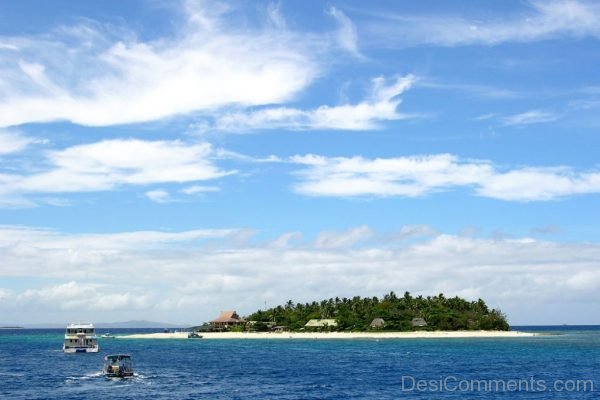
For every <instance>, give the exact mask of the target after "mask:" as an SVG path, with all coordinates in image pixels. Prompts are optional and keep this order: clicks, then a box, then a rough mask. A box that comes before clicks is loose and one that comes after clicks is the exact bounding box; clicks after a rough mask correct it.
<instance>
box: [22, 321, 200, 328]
mask: <svg viewBox="0 0 600 400" xmlns="http://www.w3.org/2000/svg"><path fill="white" fill-rule="evenodd" d="M86 322H87V321H86ZM68 323H69V322H65V323H64V324H59V323H39V324H16V325H18V326H23V327H25V328H31V329H41V328H56V329H59V328H65V327H66V326H67V324H68ZM93 324H94V326H95V327H96V328H100V329H115V328H185V327H189V326H191V324H172V323H169V322H156V321H146V320H131V321H121V322H98V323H96V322H93ZM11 325H15V324H11Z"/></svg>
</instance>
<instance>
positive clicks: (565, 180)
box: [291, 154, 600, 201]
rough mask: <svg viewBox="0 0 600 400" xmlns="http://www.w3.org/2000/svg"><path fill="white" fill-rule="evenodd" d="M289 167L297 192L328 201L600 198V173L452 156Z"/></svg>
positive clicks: (318, 161) (315, 161)
mask: <svg viewBox="0 0 600 400" xmlns="http://www.w3.org/2000/svg"><path fill="white" fill-rule="evenodd" d="M291 162H293V163H296V164H300V165H303V166H305V169H303V170H300V171H298V172H296V175H297V176H298V177H299V181H298V182H296V183H295V184H294V186H293V187H294V190H295V191H296V192H297V193H300V194H303V195H307V196H319V197H321V196H324V197H360V196H374V197H390V196H392V197H393V196H398V197H419V196H425V195H428V194H431V193H435V192H440V191H448V190H455V189H460V188H467V189H470V190H472V191H473V192H474V194H475V195H477V196H482V197H490V198H495V199H499V200H505V201H547V200H552V199H557V198H562V197H567V196H573V195H581V194H594V193H600V171H598V170H592V171H577V170H575V169H574V168H568V167H554V168H551V167H546V168H531V167H525V168H523V167H520V168H514V169H506V168H499V167H496V166H494V165H493V164H492V163H491V162H490V161H481V160H462V159H460V158H458V157H456V156H454V155H451V154H436V155H424V156H410V157H397V158H377V159H366V158H363V157H350V158H346V157H324V156H318V155H304V156H295V157H292V159H291Z"/></svg>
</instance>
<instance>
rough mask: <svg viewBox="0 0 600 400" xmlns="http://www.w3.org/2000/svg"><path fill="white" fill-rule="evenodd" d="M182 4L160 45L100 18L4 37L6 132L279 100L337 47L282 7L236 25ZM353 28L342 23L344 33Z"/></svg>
mask: <svg viewBox="0 0 600 400" xmlns="http://www.w3.org/2000/svg"><path fill="white" fill-rule="evenodd" d="M185 4H186V6H185V8H184V10H183V12H182V14H183V16H184V18H183V20H182V21H179V22H178V23H177V24H176V25H177V26H178V27H179V31H178V32H176V34H175V35H174V36H172V37H164V38H160V39H157V40H154V41H141V40H139V39H138V38H137V35H136V33H135V32H134V31H131V30H129V29H128V28H127V27H114V26H111V27H107V26H103V25H101V24H100V23H97V22H94V21H87V22H82V23H81V25H79V26H63V27H58V28H56V29H55V30H54V31H52V32H48V33H46V34H44V35H40V36H28V37H8V38H6V37H5V38H3V40H4V42H5V44H3V47H2V49H5V50H6V51H0V63H1V64H2V65H3V68H2V70H1V71H0V82H1V85H2V86H1V88H2V90H1V92H0V126H5V127H6V126H11V125H20V124H25V123H32V122H47V121H60V120H67V121H71V122H73V123H76V124H81V125H88V126H106V125H114V124H126V123H136V122H145V121H154V120H159V119H164V118H168V117H172V116H176V115H180V114H189V113H193V112H211V111H214V110H215V109H218V108H221V107H227V106H238V107H246V106H257V105H266V104H274V103H283V102H285V101H288V100H290V99H292V98H293V97H294V96H295V95H297V94H298V93H299V92H300V91H302V90H303V89H305V88H306V87H307V85H309V84H310V83H311V82H312V80H313V79H314V78H315V77H316V76H317V75H318V74H319V71H320V68H321V67H320V66H319V64H320V62H321V61H322V60H323V58H324V57H326V55H327V54H330V52H329V50H333V51H334V52H335V50H336V49H339V44H337V43H334V41H333V40H332V39H330V38H329V36H330V33H326V34H323V35H321V36H319V35H317V34H300V33H295V32H293V31H290V30H289V29H287V28H286V27H285V23H284V22H283V21H284V20H283V19H282V17H281V16H280V14H279V11H278V9H277V8H273V7H270V8H268V10H263V12H264V13H265V14H268V15H270V20H271V21H272V22H273V23H272V24H271V26H264V27H262V26H259V27H251V26H248V25H245V26H244V27H238V26H236V24H235V20H229V19H228V8H227V7H221V6H219V7H218V6H217V5H216V3H212V2H211V3H208V2H206V3H204V2H191V1H189V2H186V3H185ZM217 9H218V10H217ZM336 15H337V17H336V18H338V20H339V19H340V18H343V16H342V14H339V13H338V14H336ZM273 24H274V26H273ZM348 30H349V25H347V24H346V23H343V24H342V27H341V28H340V37H343V38H345V37H347V36H348V35H349V34H348V33H347V31H348ZM345 32H346V33H345ZM343 45H344V46H350V45H351V42H349V41H347V40H344V42H343Z"/></svg>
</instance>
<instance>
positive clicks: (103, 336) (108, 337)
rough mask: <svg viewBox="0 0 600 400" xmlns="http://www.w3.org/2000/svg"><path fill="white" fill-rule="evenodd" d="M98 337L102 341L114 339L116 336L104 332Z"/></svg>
mask: <svg viewBox="0 0 600 400" xmlns="http://www.w3.org/2000/svg"><path fill="white" fill-rule="evenodd" d="M100 337H101V338H103V339H114V338H115V337H116V336H115V335H113V334H111V333H110V332H106V333H103V334H102V335H100Z"/></svg>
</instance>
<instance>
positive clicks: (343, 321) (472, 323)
mask: <svg viewBox="0 0 600 400" xmlns="http://www.w3.org/2000/svg"><path fill="white" fill-rule="evenodd" d="M246 320H248V321H257V322H256V323H254V324H253V325H254V330H257V331H265V330H268V324H266V323H265V321H271V322H275V323H276V324H277V326H280V327H281V326H285V327H287V328H288V330H290V331H302V330H306V329H314V328H317V329H318V330H321V331H323V330H328V331H338V332H340V331H354V332H363V331H369V330H386V331H414V330H417V329H419V330H426V331H458V330H472V331H475V330H490V331H508V330H510V326H509V324H508V321H507V318H506V316H505V315H504V314H503V313H502V312H501V311H500V310H498V309H491V310H490V309H489V308H488V306H487V305H486V303H485V301H483V300H482V299H479V300H477V301H467V300H465V299H462V298H460V297H452V298H446V297H445V296H444V295H443V294H439V295H437V296H427V297H423V296H416V297H413V296H411V294H410V293H409V292H405V293H404V295H403V296H402V297H398V296H396V294H395V293H394V292H390V293H388V294H386V295H385V296H383V297H382V298H381V299H380V298H378V297H360V296H355V297H353V298H351V299H348V298H345V297H344V298H339V297H336V298H335V299H333V298H330V299H328V300H323V301H321V302H316V301H315V302H312V303H305V304H303V303H294V302H293V301H292V300H289V301H288V302H287V303H285V305H282V306H281V305H280V306H277V307H274V308H270V309H267V310H259V311H256V312H254V313H252V314H250V315H249V316H248V317H246ZM310 321H313V322H312V323H309V322H310ZM315 321H329V322H324V323H322V324H319V323H318V322H315ZM238 329H239V328H238Z"/></svg>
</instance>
